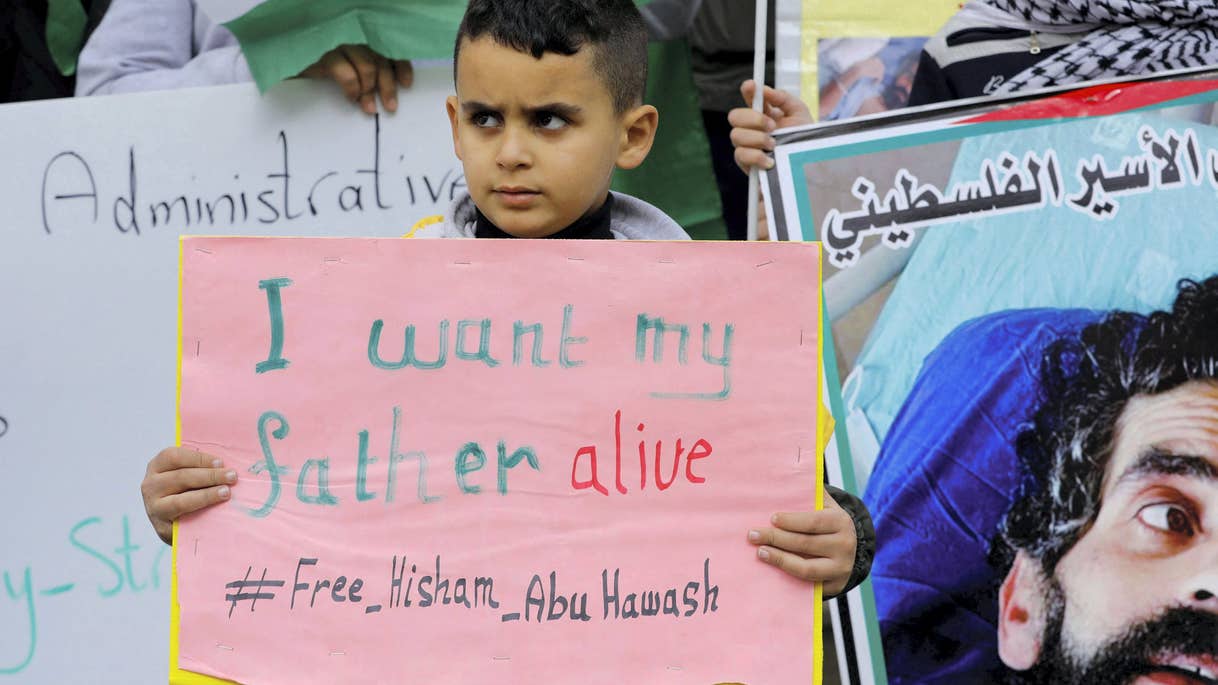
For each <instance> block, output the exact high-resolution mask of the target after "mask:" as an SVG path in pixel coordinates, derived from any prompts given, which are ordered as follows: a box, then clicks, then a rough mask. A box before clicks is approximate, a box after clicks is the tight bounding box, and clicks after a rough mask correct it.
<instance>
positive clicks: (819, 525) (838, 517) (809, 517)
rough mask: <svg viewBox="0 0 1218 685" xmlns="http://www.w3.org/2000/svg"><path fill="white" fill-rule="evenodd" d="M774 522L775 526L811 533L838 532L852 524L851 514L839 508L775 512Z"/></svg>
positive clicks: (796, 531) (795, 531)
mask: <svg viewBox="0 0 1218 685" xmlns="http://www.w3.org/2000/svg"><path fill="white" fill-rule="evenodd" d="M826 499H828V498H826ZM772 523H773V524H774V526H775V527H777V528H781V529H783V530H788V531H791V532H792V533H807V534H809V535H826V534H829V533H837V532H840V531H842V530H844V529H845V528H846V526H848V525H852V524H851V521H850V515H849V514H847V513H846V512H844V511H842V510H841V509H837V508H833V509H823V510H821V511H801V512H795V513H780V514H775V515H774V519H773V521H772Z"/></svg>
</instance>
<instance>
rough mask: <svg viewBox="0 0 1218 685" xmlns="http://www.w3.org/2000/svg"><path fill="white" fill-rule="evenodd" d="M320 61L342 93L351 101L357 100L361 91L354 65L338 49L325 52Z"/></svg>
mask: <svg viewBox="0 0 1218 685" xmlns="http://www.w3.org/2000/svg"><path fill="white" fill-rule="evenodd" d="M321 61H322V67H323V69H324V70H325V73H326V74H327V75H328V76H329V77H330V78H332V79H334V82H335V83H337V84H338V87H339V88H340V89H341V90H342V91H343V95H345V96H346V97H347V99H348V100H350V101H351V102H355V101H356V100H358V99H359V96H360V94H361V93H362V92H363V91H361V90H360V86H359V74H358V73H357V72H356V71H355V65H354V64H352V63H351V61H350V60H348V59H347V57H346V56H345V55H344V54H343V53H342V52H341V51H339V50H335V51H333V52H329V53H327V54H326V56H325V57H322V58H321Z"/></svg>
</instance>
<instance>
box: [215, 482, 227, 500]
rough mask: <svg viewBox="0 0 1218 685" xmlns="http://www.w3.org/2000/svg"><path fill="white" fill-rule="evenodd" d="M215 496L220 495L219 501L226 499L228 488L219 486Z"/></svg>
mask: <svg viewBox="0 0 1218 685" xmlns="http://www.w3.org/2000/svg"><path fill="white" fill-rule="evenodd" d="M216 494H218V495H220V499H228V494H229V490H228V486H227V485H221V486H220V489H219V490H218V491H217V492H216Z"/></svg>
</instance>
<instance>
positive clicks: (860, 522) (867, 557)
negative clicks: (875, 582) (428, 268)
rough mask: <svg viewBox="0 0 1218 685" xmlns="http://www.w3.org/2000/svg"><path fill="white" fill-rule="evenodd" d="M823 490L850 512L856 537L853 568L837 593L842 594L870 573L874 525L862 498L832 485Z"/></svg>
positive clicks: (873, 552)
mask: <svg viewBox="0 0 1218 685" xmlns="http://www.w3.org/2000/svg"><path fill="white" fill-rule="evenodd" d="M825 492H826V493H827V494H828V495H829V496H830V497H832V498H833V501H834V502H837V505H838V506H839V507H841V508H842V509H844V510H846V512H847V513H848V514H850V518H851V519H853V520H854V533H855V536H856V537H857V539H858V543H857V545H856V546H855V548H854V569H853V570H852V571H851V573H850V579H849V580H847V581H846V587H845V588H843V589H842V591H841V592H840V593H838V594H843V595H844V594H846V593H847V592H850V591H851V590H853V589H854V588H856V587H858V585H859V584H860V583H862V582H863V581H864V580H866V579H867V576H868V575H869V574H870V573H871V562H872V560H873V559H875V526H874V525H873V524H872V523H871V512H869V511H867V505H866V504H864V503H863V500H861V499H859V498H858V497H855V496H854V495H852V494H850V493H848V492H846V491H845V490H839V489H838V488H835V487H833V486H832V485H828V486H825Z"/></svg>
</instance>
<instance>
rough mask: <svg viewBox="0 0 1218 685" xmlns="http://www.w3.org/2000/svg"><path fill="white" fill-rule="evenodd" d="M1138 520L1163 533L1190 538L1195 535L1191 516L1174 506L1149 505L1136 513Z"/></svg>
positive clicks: (1166, 504)
mask: <svg viewBox="0 0 1218 685" xmlns="http://www.w3.org/2000/svg"><path fill="white" fill-rule="evenodd" d="M1138 520H1140V521H1141V522H1142V523H1145V524H1146V525H1148V526H1150V527H1151V528H1154V529H1155V530H1158V531H1161V532H1164V533H1172V534H1174V535H1183V536H1185V537H1190V538H1191V537H1192V536H1193V535H1195V534H1196V527H1195V526H1194V525H1193V517H1192V515H1191V514H1190V513H1189V512H1188V510H1186V509H1184V508H1183V507H1180V506H1178V505H1175V504H1168V503H1163V504H1151V505H1147V506H1145V507H1142V508H1141V509H1140V510H1139V511H1138Z"/></svg>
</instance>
